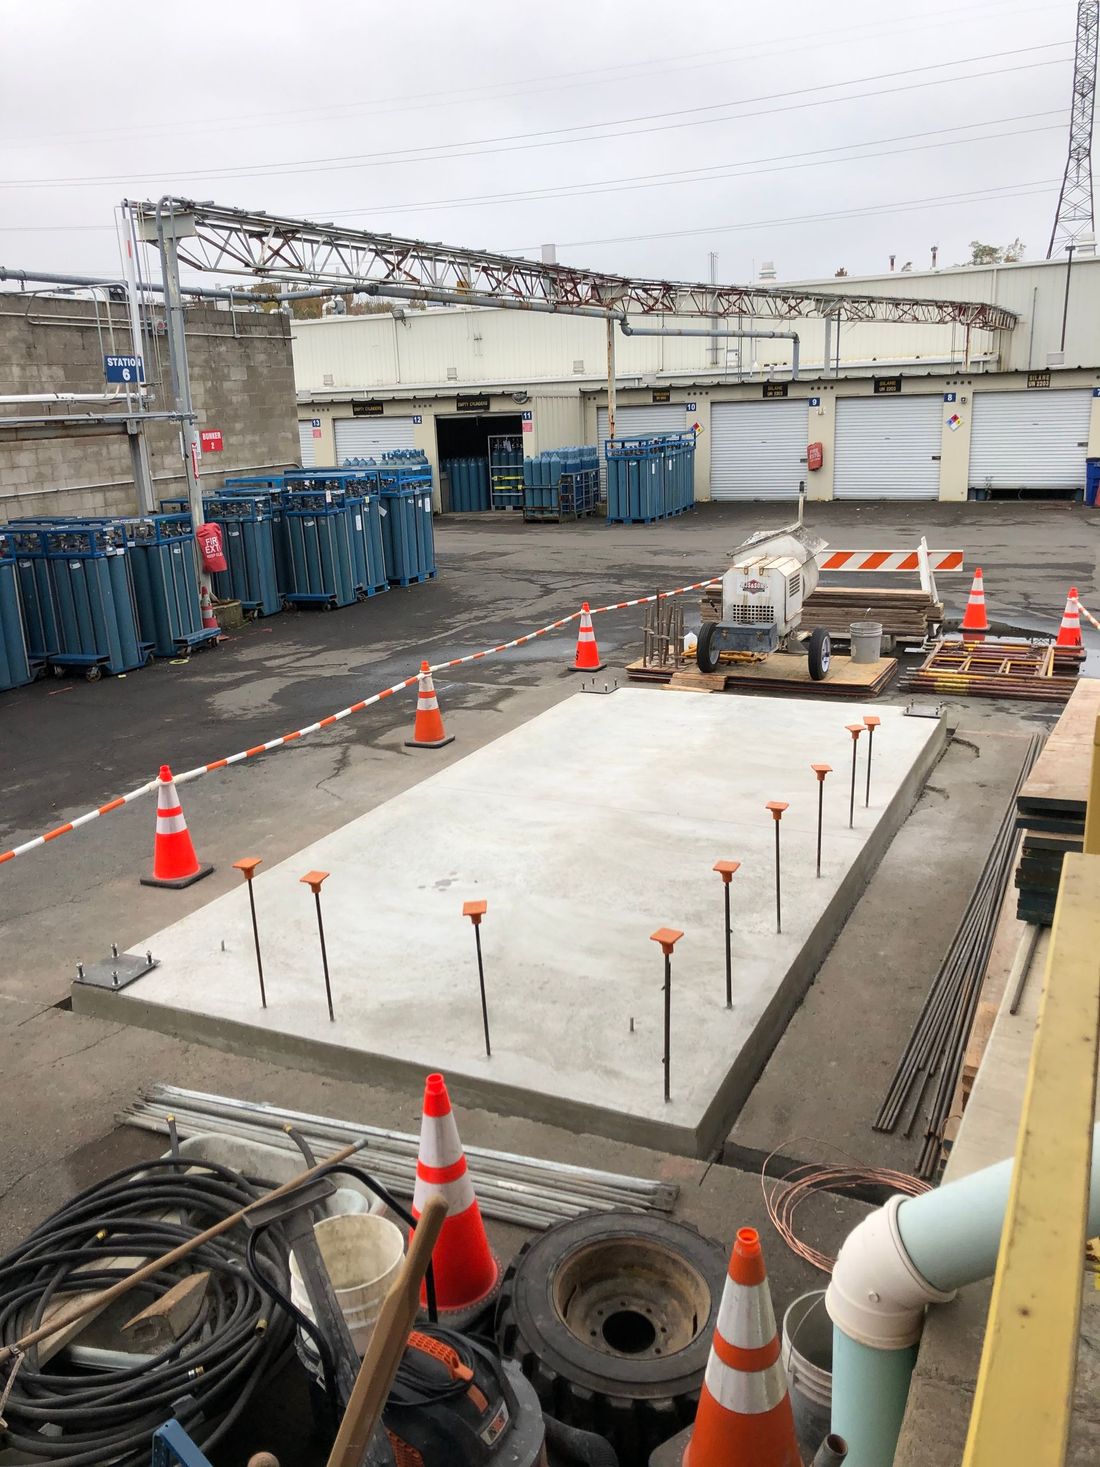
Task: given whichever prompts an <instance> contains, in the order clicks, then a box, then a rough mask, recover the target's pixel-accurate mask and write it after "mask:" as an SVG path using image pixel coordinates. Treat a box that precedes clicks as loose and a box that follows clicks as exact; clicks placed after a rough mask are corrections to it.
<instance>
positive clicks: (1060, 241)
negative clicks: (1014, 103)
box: [1047, 0, 1100, 260]
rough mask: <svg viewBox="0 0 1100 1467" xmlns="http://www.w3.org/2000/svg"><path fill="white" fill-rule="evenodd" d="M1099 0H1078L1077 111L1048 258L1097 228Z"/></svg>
mask: <svg viewBox="0 0 1100 1467" xmlns="http://www.w3.org/2000/svg"><path fill="white" fill-rule="evenodd" d="M1098 12H1100V3H1098V0H1078V5H1077V55H1076V59H1075V61H1074V66H1073V112H1072V114H1071V116H1070V123H1069V157H1068V158H1067V159H1066V172H1065V177H1064V178H1063V179H1062V191H1061V193H1060V194H1059V195H1058V210H1057V213H1056V214H1055V216H1054V228H1053V229H1052V230H1051V234H1050V248H1049V249H1048V250H1047V259H1048V260H1049V259H1051V258H1052V257H1053V256H1054V255H1058V254H1061V253H1062V251H1063V250H1064V249H1065V248H1066V246H1067V245H1074V246H1076V245H1077V244H1078V243H1079V241H1080V239H1081V236H1082V235H1083V234H1087V233H1089V232H1090V231H1091V230H1092V229H1093V228H1094V216H1093V201H1092V118H1093V109H1094V107H1095V104H1096V35H1097V28H1098V20H1100V13H1098Z"/></svg>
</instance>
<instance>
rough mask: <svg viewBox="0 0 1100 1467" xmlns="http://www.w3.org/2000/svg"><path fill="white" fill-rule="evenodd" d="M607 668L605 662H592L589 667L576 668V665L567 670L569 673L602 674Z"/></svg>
mask: <svg viewBox="0 0 1100 1467" xmlns="http://www.w3.org/2000/svg"><path fill="white" fill-rule="evenodd" d="M606 666H607V663H606V662H593V663H592V665H591V667H578V666H577V664H576V663H574V664H573V666H572V667H571V668H570V669H569V671H570V672H603V670H604V668H605V667H606Z"/></svg>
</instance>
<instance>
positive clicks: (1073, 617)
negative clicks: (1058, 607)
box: [1054, 586, 1085, 657]
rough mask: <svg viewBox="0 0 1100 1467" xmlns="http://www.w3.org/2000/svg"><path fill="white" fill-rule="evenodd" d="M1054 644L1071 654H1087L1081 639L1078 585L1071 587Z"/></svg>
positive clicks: (1080, 655) (1081, 655)
mask: <svg viewBox="0 0 1100 1467" xmlns="http://www.w3.org/2000/svg"><path fill="white" fill-rule="evenodd" d="M1054 645H1055V646H1056V647H1058V648H1059V649H1060V650H1061V651H1062V652H1063V653H1065V654H1067V655H1070V656H1072V655H1074V654H1076V656H1078V657H1084V655H1085V644H1084V643H1083V642H1082V641H1081V608H1080V606H1079V605H1078V604H1077V587H1076V586H1071V587H1070V588H1069V595H1068V596H1067V597H1066V609H1065V611H1063V612H1062V625H1061V626H1060V627H1059V628H1058V638H1057V640H1056V642H1055V643H1054Z"/></svg>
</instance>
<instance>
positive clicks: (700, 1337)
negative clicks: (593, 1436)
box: [496, 1212, 727, 1463]
mask: <svg viewBox="0 0 1100 1467" xmlns="http://www.w3.org/2000/svg"><path fill="white" fill-rule="evenodd" d="M726 1264H727V1258H726V1254H725V1251H724V1250H723V1249H722V1248H720V1247H719V1246H718V1244H717V1243H714V1242H712V1241H711V1240H710V1239H709V1238H704V1237H703V1236H702V1235H701V1234H700V1233H697V1232H696V1231H695V1229H694V1228H688V1227H685V1226H683V1225H682V1224H681V1223H674V1222H669V1221H668V1219H667V1218H662V1217H654V1216H649V1215H646V1214H637V1213H622V1212H608V1213H586V1214H585V1215H584V1216H582V1217H578V1218H572V1219H570V1220H569V1221H568V1222H564V1223H558V1224H557V1226H556V1227H552V1228H549V1229H548V1230H547V1231H546V1232H545V1233H543V1234H541V1236H539V1237H537V1238H535V1239H534V1240H532V1241H531V1242H529V1243H526V1244H525V1245H524V1247H523V1248H522V1250H521V1251H520V1253H519V1254H518V1256H517V1257H516V1259H515V1261H514V1262H513V1263H512V1264H511V1266H510V1267H509V1269H508V1271H507V1273H506V1274H505V1276H504V1280H503V1283H502V1285H501V1293H500V1300H499V1302H498V1304H497V1315H496V1336H497V1343H498V1345H499V1347H500V1349H501V1351H502V1353H503V1354H505V1355H506V1356H509V1357H510V1358H512V1359H514V1360H517V1361H518V1362H519V1363H520V1365H521V1366H522V1368H523V1373H524V1375H526V1376H527V1378H528V1379H529V1380H530V1381H531V1382H532V1384H533V1385H534V1387H535V1390H536V1391H537V1392H538V1396H539V1400H540V1401H541V1403H542V1406H543V1409H544V1410H546V1411H547V1412H548V1413H549V1414H550V1415H552V1416H555V1417H556V1418H557V1419H558V1420H559V1421H564V1422H565V1423H566V1424H567V1425H569V1426H575V1427H578V1428H579V1429H580V1430H582V1431H593V1432H596V1433H598V1434H599V1435H600V1436H604V1437H606V1438H607V1439H608V1440H609V1441H610V1442H611V1444H612V1446H613V1447H614V1448H615V1450H616V1452H617V1453H618V1455H619V1460H620V1461H621V1462H623V1463H627V1462H632V1463H633V1462H645V1461H646V1460H647V1458H648V1456H649V1453H650V1452H651V1451H652V1450H653V1448H654V1447H656V1446H659V1445H660V1444H661V1443H662V1442H664V1441H667V1440H668V1439H669V1437H671V1436H674V1435H675V1434H676V1432H677V1431H679V1430H680V1428H681V1427H683V1426H686V1425H688V1424H689V1423H690V1422H691V1421H692V1420H694V1417H695V1407H696V1405H697V1404H698V1400H699V1388H700V1386H701V1384H702V1380H703V1373H704V1371H705V1369H706V1364H707V1357H708V1355H709V1353H710V1345H711V1338H712V1336H713V1333H714V1325H715V1320H716V1318H717V1314H718V1304H719V1301H720V1299H721V1297H722V1288H723V1284H724V1281H725V1277H726Z"/></svg>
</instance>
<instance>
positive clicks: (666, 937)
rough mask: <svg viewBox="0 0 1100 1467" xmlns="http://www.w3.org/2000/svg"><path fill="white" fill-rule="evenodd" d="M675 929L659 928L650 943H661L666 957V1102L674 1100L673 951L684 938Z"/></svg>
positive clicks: (664, 1062)
mask: <svg viewBox="0 0 1100 1467" xmlns="http://www.w3.org/2000/svg"><path fill="white" fill-rule="evenodd" d="M683 935H684V934H683V933H682V932H680V931H678V930H677V928H675V927H658V928H657V931H656V932H651V933H650V935H649V940H650V942H659V943H660V945H661V951H662V952H663V953H664V955H665V981H664V987H663V992H664V996H665V1053H664V1059H663V1061H662V1064H663V1066H664V1072H665V1101H666V1103H667V1102H668V1101H670V1100H671V1099H672V949H673V948H674V947H675V946H676V944H677V943H678V942H679V941H680V939H681V937H683Z"/></svg>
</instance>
